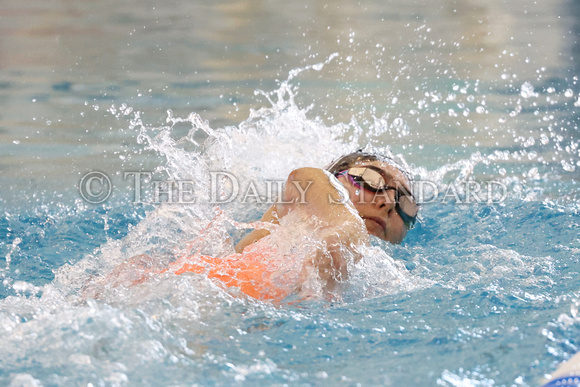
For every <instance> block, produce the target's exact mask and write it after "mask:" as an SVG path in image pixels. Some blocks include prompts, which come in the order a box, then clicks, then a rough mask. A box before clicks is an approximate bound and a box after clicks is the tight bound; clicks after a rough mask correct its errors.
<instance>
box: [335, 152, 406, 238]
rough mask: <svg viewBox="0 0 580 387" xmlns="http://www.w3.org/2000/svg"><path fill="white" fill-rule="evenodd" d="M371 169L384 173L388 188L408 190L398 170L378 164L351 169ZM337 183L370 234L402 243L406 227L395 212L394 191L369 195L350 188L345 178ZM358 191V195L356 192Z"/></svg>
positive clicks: (343, 176) (355, 187) (350, 183)
mask: <svg viewBox="0 0 580 387" xmlns="http://www.w3.org/2000/svg"><path fill="white" fill-rule="evenodd" d="M354 166H357V167H364V166H373V167H377V168H379V169H380V170H381V171H382V172H383V175H384V176H383V177H384V178H385V181H386V183H387V185H389V186H391V187H397V186H403V187H405V188H406V189H407V190H408V189H409V188H410V187H409V181H408V180H407V178H406V177H405V176H404V175H403V173H402V172H401V171H399V170H398V169H397V168H395V167H393V166H392V165H389V164H387V163H383V162H381V161H367V162H360V163H357V164H356V165H351V168H352V167H354ZM338 180H339V181H340V182H341V183H342V184H343V185H344V186H345V187H346V189H347V190H348V192H349V196H350V200H351V201H352V203H353V204H354V207H355V208H356V209H357V211H358V213H359V215H360V216H361V217H362V218H363V220H364V222H365V225H366V228H367V230H368V232H369V234H371V235H374V236H377V237H379V238H381V239H382V240H385V241H387V242H391V243H401V242H402V241H403V239H404V238H405V235H407V227H406V226H405V223H404V222H403V219H401V217H400V216H399V214H398V213H397V211H396V209H395V191H393V190H388V191H386V192H379V193H375V192H371V191H368V190H366V189H364V188H360V187H358V186H356V185H355V184H353V183H352V182H351V181H350V179H349V178H348V176H345V175H341V176H339V177H338ZM357 191H358V192H357Z"/></svg>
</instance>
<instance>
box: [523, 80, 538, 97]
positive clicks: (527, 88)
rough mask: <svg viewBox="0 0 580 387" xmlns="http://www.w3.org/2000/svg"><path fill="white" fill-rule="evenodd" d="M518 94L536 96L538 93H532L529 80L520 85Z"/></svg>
mask: <svg viewBox="0 0 580 387" xmlns="http://www.w3.org/2000/svg"><path fill="white" fill-rule="evenodd" d="M520 95H521V96H522V97H523V98H531V97H537V96H538V94H537V93H534V86H532V84H531V83H530V82H524V83H523V84H522V87H521V91H520Z"/></svg>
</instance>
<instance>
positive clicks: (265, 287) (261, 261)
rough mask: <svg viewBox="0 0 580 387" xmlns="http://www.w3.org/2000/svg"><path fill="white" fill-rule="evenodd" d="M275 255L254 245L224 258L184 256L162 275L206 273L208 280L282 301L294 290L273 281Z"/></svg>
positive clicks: (260, 296) (262, 298)
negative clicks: (273, 258)
mask: <svg viewBox="0 0 580 387" xmlns="http://www.w3.org/2000/svg"><path fill="white" fill-rule="evenodd" d="M274 253H275V251H274V250H273V249H268V248H265V247H264V246H257V245H255V244H254V245H250V246H248V247H246V249H245V250H244V252H243V253H234V254H230V255H228V256H226V257H224V258H216V257H210V256H207V255H198V254H196V255H193V256H190V257H182V258H180V259H178V260H177V261H175V262H173V263H171V264H170V265H169V268H168V269H165V270H163V271H162V272H166V271H171V272H173V273H175V274H178V275H179V274H183V273H188V272H190V273H197V274H206V275H207V277H208V278H215V279H218V280H220V281H221V282H222V283H223V284H224V285H226V286H227V287H237V288H239V289H240V290H241V291H242V292H243V293H245V294H247V295H248V296H251V297H254V298H256V299H259V300H274V301H281V300H282V299H284V298H285V297H287V296H288V295H290V294H291V292H292V289H291V287H289V288H282V287H280V286H278V285H276V284H274V283H273V282H272V275H273V274H274V272H275V268H274V269H273V268H272V267H271V266H272V264H271V262H269V260H270V258H271V257H272V255H273V254H274ZM274 266H276V265H274Z"/></svg>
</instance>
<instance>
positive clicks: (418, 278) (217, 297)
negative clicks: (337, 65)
mask: <svg viewBox="0 0 580 387" xmlns="http://www.w3.org/2000/svg"><path fill="white" fill-rule="evenodd" d="M335 56H336V55H332V56H331V57H330V58H329V59H328V60H327V61H325V62H323V63H319V64H315V65H312V66H309V67H308V68H302V69H296V70H293V71H292V72H291V73H290V75H289V77H288V79H287V80H286V81H284V82H282V83H281V84H280V87H279V89H277V90H275V91H274V92H263V91H259V92H257V95H258V96H261V97H264V98H265V99H266V100H267V101H268V102H269V104H270V106H267V107H262V108H260V109H257V110H252V111H251V113H250V115H249V117H248V119H246V120H245V121H243V122H242V123H240V124H239V125H237V126H235V127H234V126H231V127H225V128H212V127H211V126H210V124H209V123H208V122H206V121H204V120H203V118H202V117H201V116H199V115H198V114H196V113H192V114H190V115H189V116H187V117H176V116H175V115H174V114H173V112H171V111H169V112H168V114H167V119H166V122H165V123H164V124H163V125H160V126H157V125H147V124H145V123H144V122H143V120H142V119H141V114H140V112H138V111H135V110H134V109H132V108H131V107H128V106H126V105H123V106H119V107H115V106H113V107H111V108H110V109H109V112H110V113H111V114H113V115H116V116H118V117H119V118H120V119H125V118H128V119H129V122H128V127H129V128H130V130H133V131H134V132H135V138H136V140H137V141H138V142H139V144H141V145H142V146H143V149H144V150H146V151H153V152H155V154H157V155H159V156H161V157H162V158H163V159H164V162H163V163H161V164H160V165H158V166H157V169H156V171H155V173H157V174H159V175H162V176H163V178H164V179H166V180H168V181H180V180H187V181H189V182H193V191H194V192H195V197H196V198H197V201H196V202H195V203H193V204H179V205H178V204H169V203H166V204H162V205H159V206H156V207H146V208H147V210H146V211H142V212H136V211H135V209H134V207H133V206H132V205H129V204H127V203H123V202H113V203H110V204H108V205H107V206H108V207H106V206H105V207H102V208H100V209H96V210H95V209H91V208H89V207H88V206H87V205H86V204H84V203H81V202H78V203H77V206H76V208H74V209H73V208H68V209H64V210H62V211H61V212H58V211H53V210H50V209H49V210H47V211H45V213H43V212H42V211H38V212H39V213H37V214H36V215H32V216H30V218H29V219H18V220H15V218H14V217H13V216H12V215H9V214H6V216H4V217H3V218H2V222H4V223H6V224H7V227H8V228H9V229H10V230H14V229H15V228H16V227H21V228H25V229H26V228H29V230H28V233H29V234H31V233H32V234H34V232H35V231H34V229H33V226H34V225H35V222H36V223H39V222H40V221H41V220H43V221H47V220H46V219H51V220H50V222H52V223H53V224H57V225H58V226H68V227H65V228H64V230H62V231H61V232H72V231H71V230H72V229H78V228H80V225H82V224H83V222H84V220H83V219H85V218H86V217H87V216H90V217H92V218H93V219H98V222H96V221H95V222H93V223H94V224H93V227H99V228H100V230H99V232H101V234H99V235H104V237H103V238H102V239H97V240H95V241H94V242H91V243H93V245H90V246H89V247H94V251H92V252H91V253H90V254H86V255H85V256H83V257H82V259H79V257H78V256H74V253H75V251H74V250H73V252H72V253H71V252H70V251H69V252H68V254H69V256H68V258H67V259H65V261H64V262H62V263H63V264H64V265H62V266H61V267H60V268H58V270H56V272H55V277H54V280H52V281H51V282H50V283H47V284H45V283H42V284H39V283H37V282H35V279H34V278H33V279H31V280H29V281H26V280H22V279H18V280H15V279H14V278H12V276H13V275H14V274H11V273H10V272H9V269H10V268H11V267H13V266H14V263H13V262H11V261H12V260H13V257H14V256H15V254H17V253H18V252H19V250H20V249H22V248H24V246H26V245H27V244H28V243H30V242H29V241H27V240H26V239H22V238H20V237H12V236H10V237H9V238H8V239H7V240H6V241H3V242H2V243H3V247H5V248H6V251H7V252H6V253H5V254H4V256H5V258H6V266H5V269H3V270H2V272H1V275H2V279H3V281H4V286H5V287H6V288H7V289H8V291H7V294H8V296H7V297H5V298H4V299H3V300H1V301H0V305H1V307H0V332H1V333H0V347H2V348H3V349H5V350H3V354H2V355H1V359H2V360H1V363H2V367H1V368H2V371H1V372H0V381H2V382H6V383H9V382H12V383H14V384H18V383H29V384H31V385H34V383H37V382H38V383H42V384H59V385H60V384H85V383H89V382H90V383H94V384H112V385H124V384H140V383H153V382H152V381H155V382H157V383H161V384H172V383H183V384H186V383H199V382H200V381H204V382H207V383H218V384H231V383H235V382H243V381H246V382H250V383H254V384H258V383H269V384H272V383H292V382H296V383H312V384H318V383H320V384H336V383H339V382H347V383H350V382H357V381H363V382H367V383H369V384H385V385H389V384H392V385H400V383H401V381H403V380H408V381H413V377H415V378H416V380H417V382H418V383H425V382H426V381H430V382H433V383H436V384H438V385H443V386H459V385H494V384H495V383H496V381H499V382H498V383H499V384H509V383H516V384H522V385H534V383H535V381H536V380H535V379H531V378H527V377H526V375H527V374H528V373H531V374H534V375H538V372H539V371H538V370H545V369H547V368H548V367H547V365H546V363H550V362H552V363H556V362H557V361H561V360H563V359H565V358H566V357H567V356H569V354H570V353H572V352H574V351H577V350H578V345H579V343H578V341H577V337H578V335H577V333H578V329H579V327H580V321H579V320H578V313H577V309H578V302H577V301H576V300H573V299H574V298H578V297H580V295H579V294H578V293H577V292H578V290H577V286H576V285H577V284H578V282H577V279H576V278H577V277H575V276H576V275H577V272H576V269H577V263H578V254H579V250H578V249H579V247H580V246H578V243H579V241H578V236H577V230H578V211H579V208H578V204H577V203H576V201H577V199H578V192H577V190H575V189H574V188H575V184H574V183H565V182H564V183H563V182H562V181H561V180H563V177H562V176H563V175H561V174H560V173H555V174H550V173H549V170H550V168H553V166H554V165H557V166H559V167H558V168H559V169H556V170H557V171H560V170H562V171H567V172H574V171H575V170H576V165H578V164H577V151H578V150H577V139H576V137H574V136H571V137H565V136H563V135H562V133H563V132H562V131H561V130H559V129H558V130H556V129H553V130H549V131H546V132H545V133H544V134H545V135H546V137H545V138H544V137H539V140H538V141H535V140H534V141H532V140H533V137H531V136H525V135H521V136H519V135H518V136H515V137H514V138H515V140H514V143H515V144H516V145H514V147H513V148H509V149H492V150H490V151H489V152H488V151H487V150H476V151H474V152H472V153H470V154H468V155H467V156H466V157H459V159H458V160H457V158H455V159H453V160H452V159H451V158H450V159H448V160H446V162H444V163H443V165H441V166H438V167H422V166H413V165H411V167H410V168H411V170H412V172H413V175H414V176H415V177H416V178H417V179H419V180H421V179H422V180H429V181H432V182H434V183H435V184H436V186H437V187H439V188H441V187H445V186H447V185H449V184H450V183H454V184H457V185H460V184H461V183H465V182H468V181H471V180H473V179H475V178H478V177H482V176H486V177H490V176H493V177H497V179H498V181H499V182H501V183H502V184H505V185H506V186H507V187H508V189H509V190H510V193H511V195H510V197H509V199H508V200H506V201H505V202H503V203H501V204H497V205H496V204H487V203H482V204H479V205H460V204H458V203H455V202H454V201H453V200H451V201H448V202H447V203H445V204H441V205H433V206H428V205H426V206H425V208H424V210H423V214H422V216H421V222H420V223H419V224H418V226H417V227H416V229H415V230H413V231H411V232H410V233H409V236H408V241H407V242H406V243H405V244H403V245H402V246H391V245H388V244H386V243H383V242H380V241H376V240H375V241H373V243H372V246H370V247H369V248H368V249H367V250H365V258H364V259H363V261H362V262H361V263H360V264H359V265H357V266H356V267H354V270H353V275H352V278H351V279H350V281H349V287H348V288H347V289H345V290H344V292H343V297H342V300H336V301H335V302H334V303H328V302H326V301H323V300H320V299H318V300H311V301H308V302H304V303H301V304H298V305H283V306H281V307H280V306H277V305H272V304H270V303H263V302H258V301H255V300H253V299H249V298H247V297H245V296H244V295H243V294H241V293H240V292H239V291H238V290H237V289H235V288H229V289H224V288H222V287H221V286H219V284H217V283H215V282H214V281H212V280H209V279H207V278H205V277H204V276H202V275H187V276H175V275H172V274H168V273H165V274H160V275H156V276H152V277H151V278H149V279H148V280H147V281H145V282H143V283H141V284H139V285H136V286H132V287H125V286H109V285H108V284H107V282H106V281H105V282H99V280H101V279H102V278H103V276H106V275H107V274H108V273H110V272H111V271H112V270H113V268H115V267H117V265H119V264H121V263H123V262H125V261H126V260H127V259H128V258H130V257H133V256H137V255H139V254H147V255H149V256H151V257H154V262H145V263H143V265H145V266H147V265H149V266H147V269H149V268H150V267H164V266H166V265H167V264H168V263H169V262H171V261H173V260H175V258H176V257H178V256H180V255H183V254H191V253H196V252H200V253H203V254H209V255H214V256H224V255H227V254H228V253H231V252H232V251H233V247H232V246H233V240H235V239H237V238H239V237H240V236H241V235H242V233H243V232H244V231H245V229H246V228H249V227H251V226H256V224H255V223H254V224H250V223H248V222H250V221H255V220H256V219H258V218H259V216H260V215H261V213H262V212H263V211H264V210H265V209H266V208H267V206H268V205H269V203H271V200H273V199H274V198H272V197H267V195H266V193H265V192H264V191H262V192H260V195H261V197H263V198H264V200H258V198H256V197H254V198H253V200H250V201H249V202H247V203H240V201H235V200H234V201H231V202H227V203H223V204H221V205H219V206H216V205H215V204H213V203H212V197H211V195H210V194H209V193H210V192H211V189H210V188H211V187H210V184H211V180H210V178H209V175H210V173H211V172H215V171H225V172H228V173H230V174H231V175H232V176H234V177H235V178H236V179H237V181H238V182H240V183H241V186H242V188H241V191H242V193H243V192H244V187H246V186H247V184H248V182H253V183H255V184H256V187H258V189H263V187H265V182H266V181H269V180H279V181H283V180H284V179H285V178H286V176H287V175H288V173H289V172H290V171H292V170H293V169H295V168H297V167H303V166H314V167H323V166H324V165H325V164H327V163H328V162H329V161H331V160H332V159H333V158H334V157H336V156H337V155H340V154H342V153H345V152H348V151H351V150H354V149H356V148H358V147H359V146H365V145H366V144H367V143H371V144H374V146H375V149H377V150H378V151H382V152H391V151H393V150H392V149H390V148H389V147H385V146H384V145H383V146H381V144H382V140H381V138H382V137H383V136H385V135H397V134H399V135H401V136H409V135H412V134H410V133H409V131H410V129H409V128H410V127H411V125H408V124H407V123H406V122H405V121H404V120H403V119H402V118H398V119H395V120H390V118H389V117H382V118H376V120H375V121H374V124H373V126H372V128H371V129H370V130H363V129H362V128H361V127H360V126H359V125H358V124H357V122H356V121H355V120H353V121H351V122H349V123H338V124H333V125H328V124H326V123H324V122H323V120H321V119H319V118H311V117H309V112H310V108H301V107H300V106H298V105H297V103H296V101H295V96H296V94H297V92H298V91H297V88H296V86H294V85H293V83H292V80H293V79H295V78H296V77H298V76H299V75H300V74H301V73H302V72H303V71H321V70H323V69H324V67H325V65H327V64H328V63H330V62H331V61H332V60H333V59H334V58H335ZM550 95H552V97H551V98H553V99H554V100H555V99H557V98H561V99H566V98H567V99H572V98H573V93H572V94H570V92H568V91H566V92H564V96H563V97H562V96H560V95H558V96H555V95H553V93H551V94H550ZM520 97H521V98H523V100H518V101H517V104H516V106H515V107H514V109H513V111H514V112H515V113H514V114H513V117H511V118H512V119H515V118H516V116H518V114H519V112H521V109H522V108H521V105H524V106H525V103H526V101H527V100H533V99H537V98H538V91H537V90H536V89H535V88H534V87H533V85H531V84H527V83H524V84H522V85H521V88H520ZM556 97H557V98H556ZM430 98H431V99H430V100H429V101H427V102H429V104H431V108H433V105H435V104H437V103H442V104H443V102H441V101H445V98H440V99H439V98H435V97H433V96H431V97H430ZM427 105H428V104H427ZM423 107H424V108H427V106H426V105H423ZM508 116H509V114H508ZM184 126H185V127H187V128H188V133H187V134H186V135H185V136H178V135H177V134H176V133H177V132H178V130H177V129H178V128H179V129H180V130H181V128H183V127H184ZM490 133H491V129H490ZM546 133H550V134H549V135H548V134H546ZM529 138H532V140H529ZM399 157H402V156H399ZM401 161H402V162H403V163H406V161H405V159H404V158H401ZM551 170H552V171H554V170H555V169H551ZM562 186H563V187H564V188H568V190H567V191H566V190H564V192H563V191H562V190H561V187H562ZM570 188H571V189H570ZM458 195H459V196H458V197H459V198H462V197H464V196H465V192H459V194H458ZM536 200H539V201H536ZM115 207H116V208H115ZM123 212H126V213H129V214H131V215H129V219H130V221H131V222H129V221H126V222H119V223H118V224H113V223H110V222H112V220H110V219H112V218H114V217H115V216H116V215H118V214H120V213H123ZM19 222H20V223H19ZM258 226H259V225H258ZM39 227H40V226H39ZM44 230H45V229H43V231H42V232H44ZM48 230H49V233H51V232H52V233H54V234H55V235H56V236H58V235H59V234H58V233H57V232H56V231H54V230H51V229H50V228H48ZM101 230H105V233H104V234H103V233H102V231H101ZM114 230H117V231H118V230H123V231H122V233H121V234H122V235H123V236H122V238H113V237H111V235H110V234H107V233H108V232H112V231H114ZM295 231H296V232H299V231H300V230H295ZM92 232H94V233H95V234H98V233H97V232H96V230H91V229H89V230H88V231H87V234H91V233H92ZM538 232H540V233H542V234H544V235H550V236H549V237H548V236H544V239H542V241H541V242H542V243H537V244H534V243H533V238H534V237H533V236H534V235H536V233H538ZM14 235H17V234H16V232H14ZM74 235H75V234H74V233H73V237H74V238H72V239H73V243H81V240H82V239H83V234H82V233H81V234H79V235H78V236H74ZM292 236H293V235H292V233H288V234H287V235H283V236H280V238H281V239H280V240H279V241H278V242H279V243H284V242H286V243H295V241H294V240H293V238H292ZM514 236H516V239H517V240H514ZM75 238H77V240H75ZM39 239H41V238H39ZM85 243H89V242H86V241H85ZM89 244H90V243H89ZM304 245H307V243H306V242H304ZM87 249H88V248H87ZM71 255H73V256H71ZM67 261H68V262H67ZM143 268H144V267H136V270H142V269H143ZM24 269H26V267H24V266H20V267H19V270H24ZM125 274H126V273H125ZM47 278H48V276H47ZM117 279H118V281H120V283H123V281H131V280H132V277H117ZM561 279H564V280H566V281H570V286H566V285H565V284H564V285H563V284H561V283H559V282H558V281H560V280H561ZM93 296H94V297H96V298H97V300H94V299H92V298H91V297H93ZM561 305H565V308H567V309H570V312H569V313H560V314H559V315H558V316H554V317H552V318H550V317H549V313H550V312H554V311H556V310H561ZM558 308H560V309H558ZM513 310H517V311H519V313H520V315H514V314H512V313H511V312H512V311H513ZM520 319H521V320H522V321H524V322H525V323H522V322H521V321H519V320H520ZM537 321H539V323H538V322H537ZM534 324H536V325H534ZM540 331H541V336H539V335H538V334H537V333H538V332H540ZM544 347H546V348H547V353H546V351H545V350H544ZM417 352H419V353H424V354H425V356H424V360H425V362H426V364H428V366H427V368H428V369H421V370H420V371H421V372H419V370H418V373H417V374H416V375H415V376H413V375H409V373H408V370H409V369H410V368H413V367H416V366H417V363H419V362H421V360H423V359H421V360H419V359H418V358H417V357H416V356H417V355H416V354H415V355H414V353H417ZM531 352H535V353H537V355H532V356H531V359H532V360H530V359H529V358H525V357H523V356H522V354H529V353H531ZM433 353H435V355H433ZM305 354H306V355H305ZM302 356H304V358H302ZM518 356H520V357H518ZM458 358H461V359H468V361H466V364H467V365H466V366H465V368H464V367H459V368H458V367H457V359H458ZM505 358H510V359H512V358H518V359H519V358H521V359H523V360H514V362H517V366H514V368H510V369H504V368H502V367H503V364H502V362H504V360H505ZM361 359H363V360H361ZM330 360H332V362H331V361H330ZM361 361H362V362H364V363H365V364H361ZM312 363H316V364H318V365H320V369H319V370H317V371H316V372H314V371H313V369H312V368H311V367H310V368H308V367H307V366H308V365H310V364H312ZM39 365H40V366H39ZM550 365H552V364H550ZM396 370H399V371H396ZM401 370H402V371H401ZM202 384H203V383H202Z"/></svg>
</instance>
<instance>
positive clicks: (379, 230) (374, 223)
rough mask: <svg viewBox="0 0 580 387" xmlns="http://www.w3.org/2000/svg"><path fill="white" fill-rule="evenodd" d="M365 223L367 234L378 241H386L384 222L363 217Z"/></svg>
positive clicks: (374, 218)
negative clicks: (378, 239)
mask: <svg viewBox="0 0 580 387" xmlns="http://www.w3.org/2000/svg"><path fill="white" fill-rule="evenodd" d="M363 219H364V221H365V225H366V228H367V231H368V233H369V234H371V235H374V236H376V237H378V238H380V239H383V240H388V239H387V225H386V224H385V222H384V221H383V220H382V219H380V218H376V217H371V216H369V217H366V216H365V217H363Z"/></svg>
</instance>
